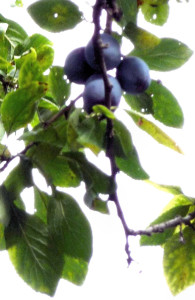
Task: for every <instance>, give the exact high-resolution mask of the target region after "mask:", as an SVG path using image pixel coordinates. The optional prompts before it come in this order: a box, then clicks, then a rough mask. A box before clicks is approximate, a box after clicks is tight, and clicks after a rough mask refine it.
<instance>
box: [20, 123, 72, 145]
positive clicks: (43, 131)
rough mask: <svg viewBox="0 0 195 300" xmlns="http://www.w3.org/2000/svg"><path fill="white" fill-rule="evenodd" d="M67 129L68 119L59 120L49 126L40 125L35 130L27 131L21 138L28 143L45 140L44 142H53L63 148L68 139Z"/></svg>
mask: <svg viewBox="0 0 195 300" xmlns="http://www.w3.org/2000/svg"><path fill="white" fill-rule="evenodd" d="M66 130H67V121H66V120H58V122H55V123H53V124H51V125H50V126H49V127H47V128H44V127H42V126H40V125H38V126H36V127H34V129H33V130H31V131H28V132H25V133H24V134H23V135H22V136H21V137H20V139H21V140H24V141H26V142H28V143H31V142H43V143H44V144H49V145H51V144H52V145H53V146H56V147H61V148H62V147H64V146H65V144H66V141H67V136H66Z"/></svg>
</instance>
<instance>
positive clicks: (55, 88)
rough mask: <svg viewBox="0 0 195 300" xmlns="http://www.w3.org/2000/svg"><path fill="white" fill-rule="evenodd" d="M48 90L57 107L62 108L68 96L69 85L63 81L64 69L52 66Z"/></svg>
mask: <svg viewBox="0 0 195 300" xmlns="http://www.w3.org/2000/svg"><path fill="white" fill-rule="evenodd" d="M49 89H50V91H51V93H52V96H53V98H54V101H55V103H56V104H57V105H59V106H62V105H64V104H65V102H66V100H67V99H68V98H69V96H70V84H69V83H67V82H66V80H65V79H64V69H63V68H62V67H58V66H53V67H52V68H51V69H50V73H49Z"/></svg>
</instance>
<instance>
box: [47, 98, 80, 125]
mask: <svg viewBox="0 0 195 300" xmlns="http://www.w3.org/2000/svg"><path fill="white" fill-rule="evenodd" d="M82 95H83V94H80V95H79V96H78V97H76V98H75V99H74V100H72V101H71V102H70V104H69V105H68V106H66V107H64V108H62V109H61V110H60V111H59V112H57V114H55V115H53V116H52V117H51V118H50V119H49V120H48V121H46V122H44V128H47V127H49V126H50V125H51V124H52V123H53V122H55V121H56V120H57V119H59V118H60V117H61V116H63V115H65V116H67V114H68V113H69V111H70V110H71V108H72V107H73V106H74V104H75V103H76V101H77V100H78V99H80V98H81V97H82Z"/></svg>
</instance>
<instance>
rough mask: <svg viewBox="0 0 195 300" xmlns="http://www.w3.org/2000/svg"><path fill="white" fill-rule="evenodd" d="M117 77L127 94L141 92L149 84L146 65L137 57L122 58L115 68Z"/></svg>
mask: <svg viewBox="0 0 195 300" xmlns="http://www.w3.org/2000/svg"><path fill="white" fill-rule="evenodd" d="M117 79H118V81H119V82H120V84H121V87H122V89H123V90H124V91H125V92H127V93H129V94H133V95H136V94H141V93H143V92H144V91H145V90H146V89H147V88H148V87H149V85H150V82H151V79H150V74H149V68H148V65H147V64H146V63H145V62H144V61H143V60H142V59H141V58H139V57H135V56H130V57H126V58H124V59H123V60H122V61H121V63H120V65H119V66H118V68H117Z"/></svg>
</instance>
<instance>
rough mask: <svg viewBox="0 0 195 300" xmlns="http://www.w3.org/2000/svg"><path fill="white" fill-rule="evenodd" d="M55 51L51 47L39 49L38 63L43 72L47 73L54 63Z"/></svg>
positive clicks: (46, 46) (44, 46) (45, 46)
mask: <svg viewBox="0 0 195 300" xmlns="http://www.w3.org/2000/svg"><path fill="white" fill-rule="evenodd" d="M53 60H54V49H53V48H52V47H51V46H50V45H43V46H42V47H39V48H38V49H37V61H38V63H39V66H40V67H41V69H42V71H46V70H47V69H48V68H49V67H50V66H51V65H52V63H53Z"/></svg>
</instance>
